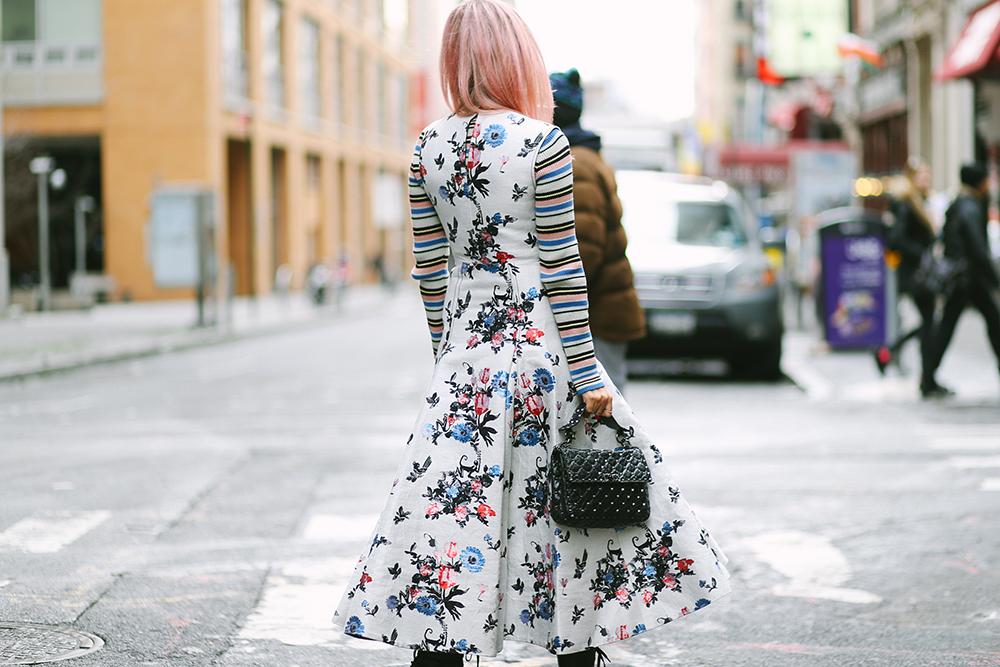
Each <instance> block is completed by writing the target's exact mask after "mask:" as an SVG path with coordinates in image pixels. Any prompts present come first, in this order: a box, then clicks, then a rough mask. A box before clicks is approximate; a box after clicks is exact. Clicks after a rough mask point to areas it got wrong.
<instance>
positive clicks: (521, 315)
mask: <svg viewBox="0 0 1000 667" xmlns="http://www.w3.org/2000/svg"><path fill="white" fill-rule="evenodd" d="M517 321H518V322H523V321H524V311H523V310H519V311H517Z"/></svg>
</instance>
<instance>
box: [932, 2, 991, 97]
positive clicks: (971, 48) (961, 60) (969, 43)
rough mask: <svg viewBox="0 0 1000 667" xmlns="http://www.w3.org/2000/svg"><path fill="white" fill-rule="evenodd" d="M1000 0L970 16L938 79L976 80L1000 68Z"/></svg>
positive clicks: (937, 73)
mask: <svg viewBox="0 0 1000 667" xmlns="http://www.w3.org/2000/svg"><path fill="white" fill-rule="evenodd" d="M998 47H1000V0H993V1H992V2H990V3H988V4H985V5H983V6H982V7H980V8H979V9H977V10H976V11H974V12H973V13H972V14H970V15H969V22H968V23H966V24H965V28H963V29H962V34H961V35H959V36H958V40H957V41H956V42H955V43H954V44H953V45H952V47H951V50H949V51H948V55H947V56H946V57H945V59H944V64H943V65H942V66H941V69H939V70H938V71H937V72H936V73H935V78H937V79H957V78H961V77H976V76H979V75H982V74H983V73H984V72H985V71H986V70H991V69H993V68H994V67H996V66H997V65H1000V58H998V56H997V48H998Z"/></svg>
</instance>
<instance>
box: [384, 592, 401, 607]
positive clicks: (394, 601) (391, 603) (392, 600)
mask: <svg viewBox="0 0 1000 667" xmlns="http://www.w3.org/2000/svg"><path fill="white" fill-rule="evenodd" d="M385 606H386V607H388V608H389V611H396V610H397V609H399V598H398V597H396V596H395V595H390V596H389V599H388V600H386V601H385Z"/></svg>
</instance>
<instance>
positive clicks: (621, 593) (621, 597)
mask: <svg viewBox="0 0 1000 667" xmlns="http://www.w3.org/2000/svg"><path fill="white" fill-rule="evenodd" d="M615 597H616V598H618V601H619V602H628V591H627V590H625V587H624V586H622V587H621V588H619V589H618V590H617V591H615Z"/></svg>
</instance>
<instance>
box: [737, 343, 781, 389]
mask: <svg viewBox="0 0 1000 667" xmlns="http://www.w3.org/2000/svg"><path fill="white" fill-rule="evenodd" d="M729 367H730V369H731V372H732V374H733V376H734V377H738V378H744V379H748V380H764V381H768V382H773V381H775V380H780V379H781V377H782V373H781V339H780V338H778V339H777V340H773V341H769V342H767V343H764V344H762V345H755V346H753V347H749V348H746V349H745V350H744V351H743V353H742V354H741V355H740V356H739V357H735V358H733V359H730V361H729Z"/></svg>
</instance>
